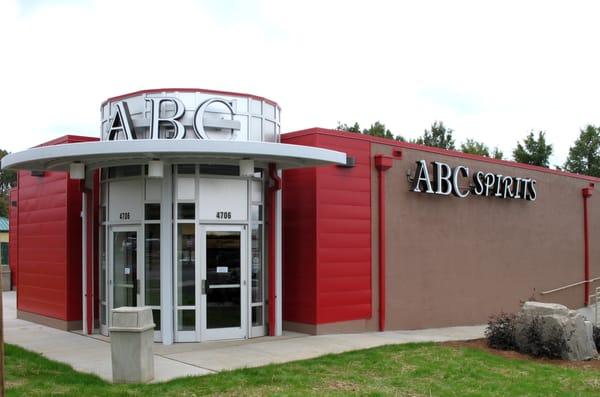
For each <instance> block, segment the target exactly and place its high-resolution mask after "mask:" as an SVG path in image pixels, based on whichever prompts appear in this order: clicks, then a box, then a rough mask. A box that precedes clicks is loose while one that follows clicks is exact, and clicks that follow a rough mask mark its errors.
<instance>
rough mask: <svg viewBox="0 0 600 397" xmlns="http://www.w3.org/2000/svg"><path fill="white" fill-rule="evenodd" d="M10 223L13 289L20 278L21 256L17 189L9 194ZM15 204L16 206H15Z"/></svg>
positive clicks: (9, 241)
mask: <svg viewBox="0 0 600 397" xmlns="http://www.w3.org/2000/svg"><path fill="white" fill-rule="evenodd" d="M8 197H9V201H10V203H9V205H10V207H9V215H8V216H9V220H8V221H9V223H10V231H9V233H8V264H9V265H10V283H11V285H12V288H16V286H17V278H18V269H19V266H18V263H19V255H18V249H17V247H18V244H19V243H18V241H19V240H18V238H17V229H18V227H19V207H18V190H17V188H16V187H15V188H13V189H11V190H10V194H9V196H8ZM13 204H15V205H13Z"/></svg>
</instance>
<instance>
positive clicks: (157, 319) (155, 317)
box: [152, 309, 160, 331]
mask: <svg viewBox="0 0 600 397" xmlns="http://www.w3.org/2000/svg"><path fill="white" fill-rule="evenodd" d="M152 319H153V320H154V330H155V331H160V309H152Z"/></svg>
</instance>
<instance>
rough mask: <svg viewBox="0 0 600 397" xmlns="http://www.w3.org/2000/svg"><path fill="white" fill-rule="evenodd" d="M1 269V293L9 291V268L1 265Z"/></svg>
mask: <svg viewBox="0 0 600 397" xmlns="http://www.w3.org/2000/svg"><path fill="white" fill-rule="evenodd" d="M0 267H1V268H2V270H0V271H2V286H0V288H2V291H10V266H8V265H2V266H0Z"/></svg>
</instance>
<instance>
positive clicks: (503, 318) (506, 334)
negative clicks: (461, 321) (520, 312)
mask: <svg viewBox="0 0 600 397" xmlns="http://www.w3.org/2000/svg"><path fill="white" fill-rule="evenodd" d="M516 318H517V316H515V315H514V314H509V313H504V312H501V313H500V314H498V315H492V316H491V317H490V319H489V321H488V325H487V328H486V329H485V337H486V339H487V342H488V345H489V346H490V347H492V348H494V349H500V350H515V349H516V346H517V344H516V339H515V321H516Z"/></svg>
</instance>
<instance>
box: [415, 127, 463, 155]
mask: <svg viewBox="0 0 600 397" xmlns="http://www.w3.org/2000/svg"><path fill="white" fill-rule="evenodd" d="M453 132H454V131H453V130H452V129H450V128H446V126H444V123H443V122H441V121H436V122H434V123H433V124H432V125H431V129H429V130H425V132H424V133H423V136H421V137H419V138H417V140H416V141H415V143H418V144H421V145H427V146H433V147H439V148H442V149H454V139H452V133H453Z"/></svg>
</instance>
